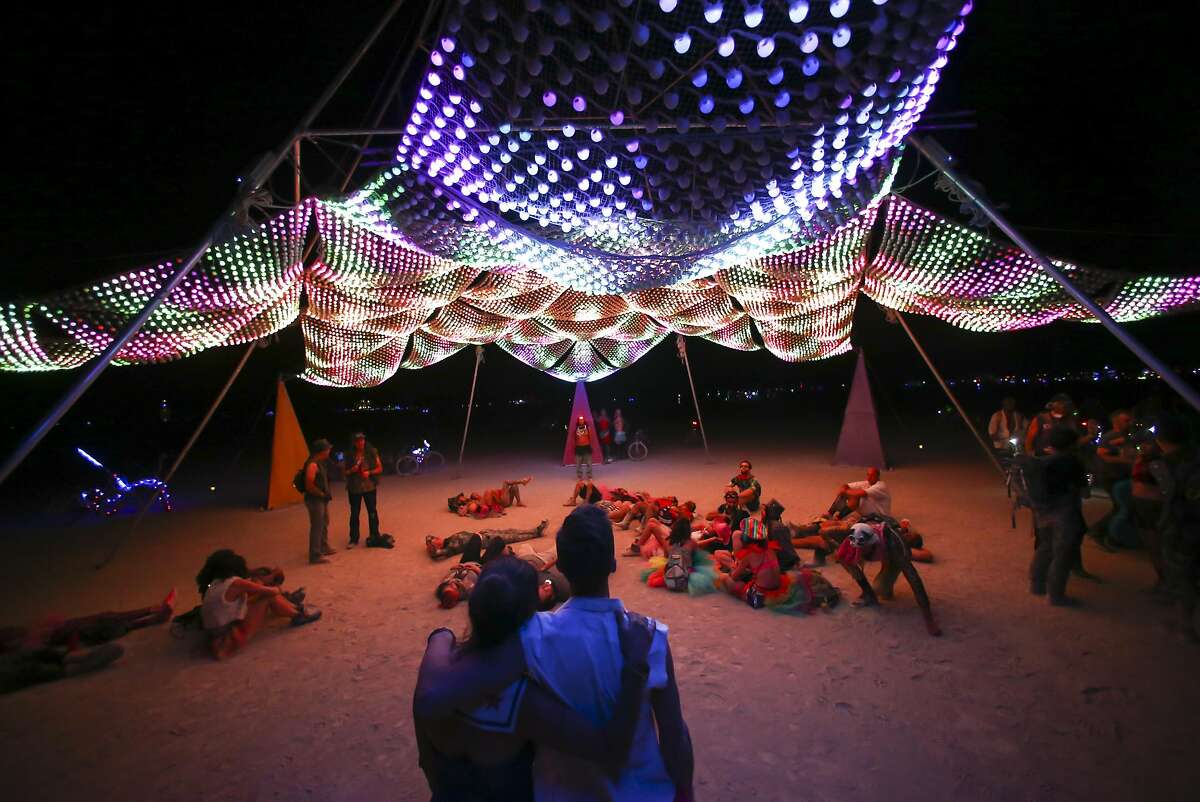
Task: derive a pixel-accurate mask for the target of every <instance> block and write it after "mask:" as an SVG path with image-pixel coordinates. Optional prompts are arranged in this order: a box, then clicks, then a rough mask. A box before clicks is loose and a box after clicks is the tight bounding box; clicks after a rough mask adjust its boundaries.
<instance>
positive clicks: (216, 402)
mask: <svg viewBox="0 0 1200 802" xmlns="http://www.w3.org/2000/svg"><path fill="white" fill-rule="evenodd" d="M257 347H258V341H257V340H255V341H254V342H252V343H250V345H249V346H247V347H246V350H245V352H244V353H243V354H242V358H241V359H239V360H238V363H237V367H235V368H234V369H233V373H231V374H230V375H229V378H228V379H226V381H225V385H224V386H223V387H222V388H221V392H219V393H217V397H216V398H214V399H213V402H212V404H211V405H209V407H208V412H206V413H204V417H203V418H201V419H200V423H199V424H198V425H197V426H196V430H195V431H194V432H192V436H191V437H189V438H188V441H187V442H186V443H185V444H184V446H183V449H182V450H180V452H179V456H177V457H175V461H174V462H172V463H171V467H170V468H168V469H167V472H166V473H165V474H163V476H162V483H163V487H166V486H167V485H169V484H170V483H171V479H172V478H173V477H174V476H175V472H176V471H177V470H179V466H180V465H182V464H183V461H184V459H186V458H187V455H188V453H189V452H191V450H192V446H194V445H196V441H197V440H199V439H200V435H201V434H203V432H204V430H205V428H207V427H208V424H209V421H211V420H212V417H213V415H215V414H216V412H217V407H219V406H221V402H222V401H224V400H225V396H226V394H227V393H228V392H229V388H230V387H232V386H233V382H234V381H235V380H236V379H237V377H238V375H239V374H240V373H241V372H242V368H244V367H246V363H247V362H248V361H249V360H250V355H251V354H252V353H254V349H255V348H257ZM163 487H160V488H158V489H157V490H155V491H154V495H153V496H151V497H150V500H149V501H147V502H146V504H145V506H143V507H142V508H141V509H140V510H138V514H137V517H136V518H134V519H133V523H132V524H130V526H129V531H130V533H132V532H135V531H137V528H138V526H140V525H141V523H142V519H143V518H145V517H146V513H147V512H149V511H150V508H151V507H153V506H154V504H155V502H157V501H158V497H159V496H161V495H162V492H163ZM120 548H121V541H120V540H117V541H115V542H114V543H113V546H112V548H111V549H110V550H109V551H108V553H107V554H105V555H104V559H102V560H101V561H100V562H99V563H97V564H96V568H97V570H99V569H101V568H103V567H104V566H106V565H108V564H109V563H110V562H112V559H113V557H116V556H117V550H118V549H120Z"/></svg>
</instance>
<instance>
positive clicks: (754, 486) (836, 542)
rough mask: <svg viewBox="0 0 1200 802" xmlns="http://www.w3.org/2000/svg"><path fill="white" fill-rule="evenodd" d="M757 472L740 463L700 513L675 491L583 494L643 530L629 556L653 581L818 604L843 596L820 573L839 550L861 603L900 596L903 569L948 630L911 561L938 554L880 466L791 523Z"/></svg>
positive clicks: (766, 601)
mask: <svg viewBox="0 0 1200 802" xmlns="http://www.w3.org/2000/svg"><path fill="white" fill-rule="evenodd" d="M751 471H752V465H751V463H750V462H749V461H742V462H741V463H739V465H738V472H737V474H735V476H734V477H733V478H732V479H731V480H730V482H729V485H728V486H727V487H726V489H725V493H724V497H723V501H722V503H721V504H720V505H719V506H717V508H716V509H715V510H712V511H710V512H708V513H706V514H705V515H704V516H702V517H701V516H698V515H697V514H696V504H695V503H694V502H691V501H685V502H682V503H681V502H679V501H678V499H677V498H675V497H673V496H665V497H662V496H653V495H652V494H649V493H637V494H626V492H625V491H623V490H618V491H615V492H614V491H607V490H604V489H602V488H595V487H593V486H591V485H586V486H585V487H582V488H581V487H578V486H577V488H576V491H577V493H576V496H577V497H578V500H579V502H581V503H588V502H591V503H595V504H598V505H601V506H602V507H604V508H605V510H606V512H608V514H609V517H610V519H611V520H613V521H614V522H616V524H617V526H618V527H619V528H622V529H629V528H634V529H636V530H637V534H636V535H635V537H634V539H633V541H632V543H631V544H630V545H629V547H628V549H626V550H625V551H624V552H622V553H623V554H624V555H626V556H631V557H643V558H646V559H649V560H650V570H649V571H647V572H646V575H645V578H646V581H647V583H648V584H650V585H651V586H653V587H666V588H668V589H671V590H687V591H688V592H690V593H692V594H693V595H694V594H697V593H704V592H708V591H711V590H724V591H726V592H728V593H730V594H731V595H733V596H736V597H738V598H740V599H742V600H744V601H746V602H747V603H748V604H750V605H752V606H755V607H763V606H766V607H772V608H773V609H778V610H782V611H791V610H807V611H811V610H812V609H814V608H815V607H819V606H833V605H834V604H836V603H837V599H838V594H837V590H836V588H833V586H832V585H830V584H829V583H828V582H827V581H825V580H824V578H823V577H822V576H821V575H820V573H818V572H817V571H815V570H812V569H814V568H816V567H818V566H821V565H824V564H825V561H826V558H827V557H828V556H829V555H834V556H835V559H836V560H837V561H838V562H839V564H841V565H843V567H844V568H845V569H846V571H847V572H848V573H849V574H850V575H851V576H852V577H853V578H854V579H855V581H856V583H857V584H858V585H859V587H860V589H861V590H862V597H861V598H860V599H859V600H858V601H856V602H855V604H856V605H871V604H877V603H878V601H879V600H880V599H891V598H893V595H894V585H895V581H896V579H897V578H898V577H899V576H900V575H901V574H903V575H904V576H905V578H906V579H907V580H908V581H909V583H910V585H912V587H913V592H914V596H915V597H916V598H917V601H918V604H920V606H921V608H922V612H923V613H924V614H925V619H926V624H927V628H928V629H929V631H930V633H931V634H940V630H939V629H938V627H937V624H936V623H934V621H933V618H932V613H931V612H930V608H929V602H928V597H927V596H926V594H925V590H924V586H923V585H922V584H921V581H920V577H919V575H918V574H917V573H916V569H915V568H913V567H912V562H913V561H917V562H931V561H932V559H933V556H932V554H931V553H930V552H929V550H928V549H926V548H925V547H924V540H923V538H922V537H921V536H920V534H918V533H917V532H916V531H915V530H914V529H913V527H912V525H911V523H910V522H909V521H908V519H899V520H897V519H895V518H892V517H891V513H892V509H891V494H890V491H889V490H888V487H887V484H886V483H885V482H883V481H882V480H881V478H880V472H879V469H878V468H870V469H868V471H867V475H866V478H865V479H864V480H862V481H857V482H849V483H846V484H844V485H842V486H841V487H840V488H839V489H838V491H837V493H836V495H835V498H834V501H833V503H832V504H831V505H830V507H829V509H828V510H826V511H825V512H823V513H821V514H819V515H817V516H814V517H813V518H812V519H810V520H808V521H805V522H804V523H800V524H796V523H791V522H785V521H784V520H783V513H784V506H783V505H782V504H781V503H780V502H779V501H777V500H775V499H770V500H769V501H767V502H765V503H764V502H763V501H762V485H761V484H760V483H759V481H758V480H757V479H756V478H755V477H754V475H753V473H752V472H751ZM585 484H586V483H585ZM625 496H629V497H627V498H626V497H625ZM797 549H812V550H813V552H814V556H813V559H812V561H811V562H810V563H805V562H804V561H803V560H802V559H801V557H800V555H799V553H798V552H797ZM869 561H874V562H879V563H880V569H879V572H878V574H877V575H876V577H875V579H874V581H873V582H872V583H867V581H866V578H865V576H864V575H863V573H862V565H863V563H865V562H869Z"/></svg>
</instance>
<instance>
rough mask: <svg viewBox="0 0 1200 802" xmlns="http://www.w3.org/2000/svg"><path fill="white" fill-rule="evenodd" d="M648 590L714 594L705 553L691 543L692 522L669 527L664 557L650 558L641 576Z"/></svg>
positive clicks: (713, 575) (709, 561)
mask: <svg viewBox="0 0 1200 802" xmlns="http://www.w3.org/2000/svg"><path fill="white" fill-rule="evenodd" d="M642 578H643V580H644V581H645V582H646V585H647V587H651V588H666V589H667V590H671V591H675V592H677V593H679V592H685V591H686V592H687V593H690V594H691V595H693V596H698V595H700V594H703V593H711V592H712V591H714V590H716V585H715V579H716V571H715V569H714V568H713V562H712V558H711V557H710V556H709V555H708V552H706V551H704V550H703V549H702V548H700V547H699V546H698V545H697V544H696V541H694V540H692V527H691V522H689V521H688V520H687V519H686V518H677V519H676V520H675V523H673V524H671V532H670V535H669V536H668V538H667V553H666V556H665V557H653V558H651V560H650V569H649V570H648V571H646V572H645V573H644V574H643V576H642Z"/></svg>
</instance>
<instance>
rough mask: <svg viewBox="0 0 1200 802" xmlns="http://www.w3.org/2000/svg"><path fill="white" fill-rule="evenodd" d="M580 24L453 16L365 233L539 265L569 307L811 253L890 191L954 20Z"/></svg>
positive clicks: (744, 3)
mask: <svg viewBox="0 0 1200 802" xmlns="http://www.w3.org/2000/svg"><path fill="white" fill-rule="evenodd" d="M597 5H599V6H601V8H602V10H589V11H584V10H581V9H583V8H584V7H585V4H569V3H562V2H536V1H535V2H533V3H532V5H530V4H529V3H527V2H525V0H457V2H455V3H453V4H449V11H448V14H447V17H446V20H445V22H444V23H443V25H444V28H443V32H442V35H441V36H439V37H438V38H437V39H436V40H435V41H437V42H438V44H439V45H440V47H439V48H438V49H437V50H435V51H434V52H433V53H431V55H430V61H429V65H428V69H427V72H426V74H425V77H424V79H423V81H422V83H421V85H420V86H419V87H417V98H416V102H417V103H419V104H423V106H418V105H414V109H413V113H412V115H410V118H409V121H408V123H407V125H408V127H407V128H406V134H405V138H404V139H405V141H404V142H403V143H402V144H401V146H400V148H399V149H398V150H397V162H396V168H398V170H397V172H395V173H393V172H392V171H391V169H389V170H388V172H387V177H386V178H385V179H384V180H383V181H382V182H381V183H380V185H379V187H378V188H377V189H376V190H375V191H374V192H373V193H372V198H373V199H374V200H373V202H374V203H375V204H376V208H377V209H378V213H379V214H381V215H385V216H390V218H391V219H392V220H393V222H394V223H395V224H396V225H397V226H398V227H399V228H400V229H401V230H403V231H405V232H406V235H407V236H409V237H410V238H411V239H412V240H413V242H414V243H416V244H417V245H418V246H419V247H421V248H422V249H425V250H426V251H428V252H429V253H431V254H434V255H437V256H443V257H446V258H451V259H470V260H475V261H479V260H483V261H484V262H489V263H495V264H504V263H512V262H514V261H524V262H527V263H528V262H531V261H532V262H537V263H538V264H540V265H542V266H544V268H545V270H547V271H549V272H548V275H550V276H552V277H553V278H555V279H556V280H558V281H560V282H561V283H563V284H564V285H567V286H571V287H574V288H575V289H578V290H580V291H583V292H607V291H626V290H630V289H636V288H639V287H651V286H660V285H662V284H664V283H670V282H673V281H677V280H681V279H688V278H698V277H703V276H705V275H708V274H711V272H712V271H713V270H715V269H718V268H719V267H720V266H721V265H726V264H731V263H733V262H736V261H738V260H741V261H745V260H747V259H753V258H755V257H756V255H761V254H764V253H767V252H769V250H770V248H772V247H774V246H773V243H776V242H778V241H779V239H780V238H781V237H783V238H792V239H794V238H796V237H799V238H801V239H805V240H818V239H820V238H821V237H823V236H824V235H825V233H826V232H828V231H830V230H832V229H833V228H836V227H837V226H838V225H841V224H842V223H843V222H844V221H845V220H847V219H850V218H851V217H852V216H853V215H854V214H856V213H857V212H858V211H860V210H861V209H862V208H864V206H866V205H867V204H870V203H871V202H872V201H873V200H875V199H876V198H878V197H879V196H880V194H881V193H882V192H883V191H885V190H886V188H887V187H888V182H889V180H890V176H891V174H892V172H893V167H894V165H895V161H896V156H897V149H898V147H899V146H900V144H901V142H902V140H903V138H904V136H905V134H907V133H908V131H909V130H911V128H912V126H913V125H914V124H915V123H916V121H917V120H918V119H919V118H920V116H921V114H922V112H923V111H924V110H925V107H926V105H927V104H928V103H929V99H930V97H931V95H932V93H933V91H934V88H935V87H936V85H937V79H938V72H939V70H940V69H941V68H942V67H943V66H944V65H945V63H946V60H947V54H948V53H949V52H950V51H951V50H952V49H953V48H954V45H955V43H956V37H957V36H958V34H959V33H960V32H961V30H962V21H963V16H964V14H965V13H966V12H967V11H968V10H969V8H964V4H963V0H905V2H902V3H898V2H882V3H881V2H879V0H874V2H868V1H867V0H849V2H847V1H846V0H830V2H828V3H821V4H813V3H811V2H809V0H772V1H771V2H764V0H721V1H718V0H697V1H696V2H689V3H679V2H676V0H658V2H655V3H645V2H641V3H636V2H623V1H622V2H614V3H608V4H597ZM518 48H520V49H519V50H518ZM517 52H521V53H523V56H522V57H521V58H518V57H517V56H516V53H517ZM451 95H453V98H452V97H451ZM447 109H448V110H449V112H447ZM463 109H469V110H470V117H471V121H472V124H470V125H468V124H467V123H466V121H465V119H464V116H463V115H464V114H465V113H466V112H465V111H462V110H463ZM598 121H599V122H598ZM599 123H603V124H602V125H601V124H599ZM493 137H495V141H493ZM552 142H553V144H551V143H552ZM585 145H586V147H585ZM589 151H590V152H589ZM814 152H816V153H819V156H814V155H813V154H814ZM614 159H615V161H614ZM630 162H632V165H630ZM550 173H553V176H551V175H550ZM564 222H565V223H567V225H566V226H564V225H563V223H564Z"/></svg>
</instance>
